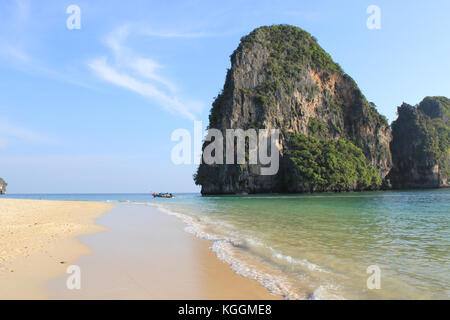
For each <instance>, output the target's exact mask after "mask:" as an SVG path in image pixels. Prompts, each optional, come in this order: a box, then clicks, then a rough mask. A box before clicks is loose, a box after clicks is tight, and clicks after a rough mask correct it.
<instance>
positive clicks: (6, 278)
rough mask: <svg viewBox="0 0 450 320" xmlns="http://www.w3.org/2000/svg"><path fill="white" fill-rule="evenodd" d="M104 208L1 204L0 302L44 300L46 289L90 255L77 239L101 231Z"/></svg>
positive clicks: (54, 203) (30, 202)
mask: <svg viewBox="0 0 450 320" xmlns="http://www.w3.org/2000/svg"><path fill="white" fill-rule="evenodd" d="M112 208H113V207H112V206H110V205H108V204H105V203H95V202H79V201H73V202H72V201H70V202H69V201H41V200H15V199H0V299H15V298H20V299H28V298H37V299H40V298H46V297H47V294H46V291H45V283H46V281H47V280H48V279H50V278H51V277H56V276H58V275H61V274H63V273H65V271H66V268H67V263H68V262H70V261H73V260H76V259H77V258H79V257H80V256H82V255H84V254H87V253H89V252H91V251H90V249H89V248H88V247H87V246H85V245H83V244H82V243H81V242H79V241H78V240H77V239H75V237H76V236H78V235H82V234H88V233H95V232H99V231H102V230H105V228H104V227H100V226H97V225H95V224H94V220H95V218H97V217H99V216H100V215H101V214H102V213H104V212H106V211H108V210H110V209H112Z"/></svg>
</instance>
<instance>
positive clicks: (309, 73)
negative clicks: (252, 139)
mask: <svg viewBox="0 0 450 320" xmlns="http://www.w3.org/2000/svg"><path fill="white" fill-rule="evenodd" d="M209 122H210V123H209V128H216V129H219V130H221V131H223V132H224V131H225V130H226V129H244V130H246V129H249V128H256V129H262V128H267V129H276V128H278V129H280V131H281V135H280V169H279V171H278V173H277V174H276V175H272V176H263V175H260V174H259V173H260V169H261V167H260V165H248V164H244V165H226V164H214V165H207V164H201V165H200V166H199V169H198V171H197V174H196V175H195V177H194V178H195V181H196V183H197V184H199V185H201V186H202V193H203V194H226V193H266V192H317V191H351V190H365V189H377V188H380V187H381V184H382V181H383V179H384V178H385V177H386V175H387V174H388V172H389V171H390V169H391V167H392V160H391V156H390V150H389V143H390V141H391V131H390V128H389V125H388V123H387V121H386V119H385V118H384V117H383V116H381V115H380V114H379V113H378V112H377V111H376V108H375V106H374V105H373V104H371V103H368V102H367V100H366V98H365V97H364V95H363V94H362V93H361V91H360V90H359V88H358V87H357V85H356V83H355V82H354V81H353V79H352V78H351V77H349V76H348V75H347V74H345V73H344V72H343V71H342V69H341V68H340V67H339V65H337V64H336V63H334V62H333V60H332V59H331V58H330V56H329V55H328V54H327V53H326V52H325V51H324V50H323V49H322V48H321V47H320V46H319V45H318V44H317V41H316V40H315V38H314V37H312V36H311V35H310V34H309V33H307V32H305V31H303V30H302V29H300V28H297V27H292V26H287V25H277V26H271V27H261V28H258V29H256V30H254V31H253V32H251V33H250V34H249V35H248V36H246V37H244V38H242V39H241V43H240V45H239V47H238V48H237V49H236V50H235V52H234V53H233V54H232V56H231V69H229V70H228V73H227V76H226V81H225V85H224V88H223V90H222V92H221V93H220V94H219V95H218V97H217V98H216V99H215V101H214V103H213V107H212V110H211V114H210V117H209ZM224 136H225V133H224ZM206 145H207V143H205V144H204V146H203V147H204V148H205V146H206ZM321 150H325V151H324V152H321Z"/></svg>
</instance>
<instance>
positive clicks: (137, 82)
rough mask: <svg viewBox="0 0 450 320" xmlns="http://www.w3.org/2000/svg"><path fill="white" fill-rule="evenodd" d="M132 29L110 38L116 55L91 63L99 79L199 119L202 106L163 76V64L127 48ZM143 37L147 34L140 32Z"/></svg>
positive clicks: (115, 31) (172, 111)
mask: <svg viewBox="0 0 450 320" xmlns="http://www.w3.org/2000/svg"><path fill="white" fill-rule="evenodd" d="M131 28H132V27H131V26H130V25H125V26H121V27H119V28H117V29H116V30H114V32H112V33H111V34H109V35H108V36H107V37H106V41H105V43H106V44H107V46H108V47H109V49H110V50H111V52H112V54H111V55H110V56H109V57H100V58H96V59H93V60H91V61H90V62H89V63H88V65H89V67H90V68H91V70H93V71H94V73H95V74H96V75H97V76H98V77H99V78H101V79H103V80H105V81H107V82H110V83H112V84H114V85H116V86H119V87H123V88H125V89H128V90H131V91H133V92H136V93H138V94H140V95H142V96H144V97H146V98H149V99H151V100H153V101H155V102H156V103H158V104H159V105H160V106H162V107H163V108H164V109H166V110H167V111H169V112H171V113H173V114H177V115H181V116H183V117H186V118H188V119H190V120H193V119H195V114H196V113H198V112H200V111H201V109H202V107H203V105H202V103H200V102H197V101H193V100H190V99H186V98H182V97H180V96H179V94H178V89H177V86H176V85H175V84H174V83H173V82H172V81H170V80H169V79H167V78H165V77H164V76H163V75H161V74H160V71H161V69H162V66H161V65H160V64H159V63H157V62H156V61H154V60H153V59H150V58H148V57H142V56H140V55H138V54H136V53H135V52H134V51H133V50H132V49H131V48H129V47H127V46H126V45H125V42H126V40H127V38H128V36H129V34H130V32H131ZM142 34H145V33H142V32H139V35H142Z"/></svg>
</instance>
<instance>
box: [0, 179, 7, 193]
mask: <svg viewBox="0 0 450 320" xmlns="http://www.w3.org/2000/svg"><path fill="white" fill-rule="evenodd" d="M7 185H8V184H7V183H6V182H5V180H3V179H2V178H0V194H5V193H6V186H7Z"/></svg>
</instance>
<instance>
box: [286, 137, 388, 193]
mask: <svg viewBox="0 0 450 320" xmlns="http://www.w3.org/2000/svg"><path fill="white" fill-rule="evenodd" d="M287 139H288V149H287V155H288V157H289V159H290V160H291V161H292V162H293V163H294V172H292V175H293V176H295V177H296V178H297V179H298V182H299V183H300V184H302V185H303V186H304V188H305V189H306V190H310V191H327V190H334V191H346V190H364V189H370V188H377V187H379V186H380V185H381V179H380V177H379V176H378V174H377V171H376V170H375V168H374V167H373V166H372V165H370V164H368V163H367V160H366V157H365V156H364V154H363V152H362V151H361V149H360V148H358V147H356V146H355V145H354V144H353V143H352V142H350V141H348V140H346V139H339V140H338V141H333V140H325V139H317V138H314V137H308V136H305V135H303V134H289V136H288V138H287Z"/></svg>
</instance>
